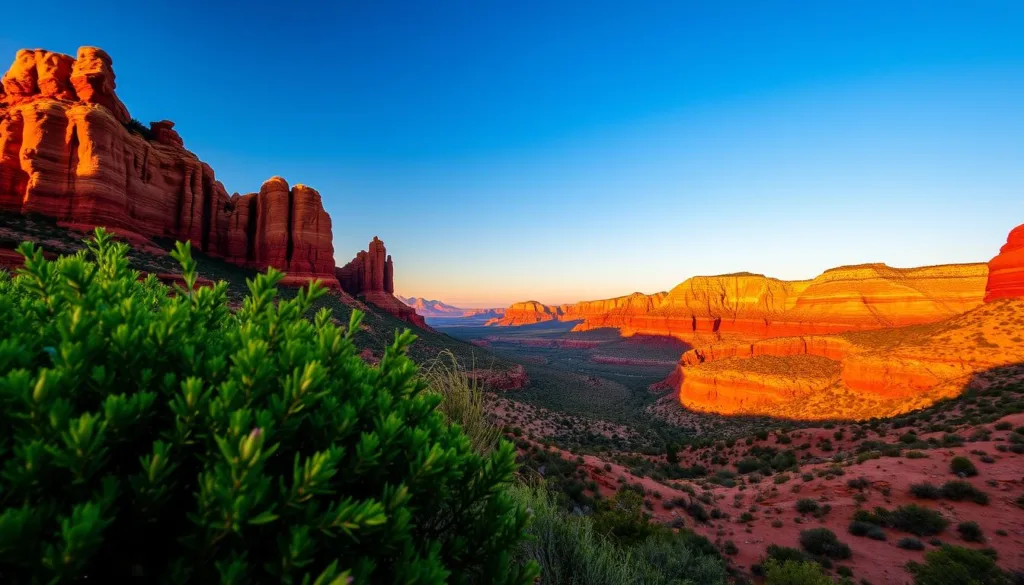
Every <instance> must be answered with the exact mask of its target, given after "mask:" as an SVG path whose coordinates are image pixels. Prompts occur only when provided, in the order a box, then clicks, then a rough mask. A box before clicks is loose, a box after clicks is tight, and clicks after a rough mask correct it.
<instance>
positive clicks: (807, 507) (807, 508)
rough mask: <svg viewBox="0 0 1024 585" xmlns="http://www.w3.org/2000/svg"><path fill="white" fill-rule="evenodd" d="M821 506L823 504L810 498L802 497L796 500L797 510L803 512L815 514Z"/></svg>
mask: <svg viewBox="0 0 1024 585" xmlns="http://www.w3.org/2000/svg"><path fill="white" fill-rule="evenodd" d="M820 508H821V506H819V505H818V502H816V501H814V500H812V499H810V498H802V499H799V500H797V501H796V511H797V512H799V513H801V514H813V513H814V512H817V511H818V510H819V509H820Z"/></svg>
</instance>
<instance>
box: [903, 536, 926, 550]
mask: <svg viewBox="0 0 1024 585" xmlns="http://www.w3.org/2000/svg"><path fill="white" fill-rule="evenodd" d="M896 546H898V547H900V548H902V549H906V550H924V543H923V542H921V541H920V540H918V539H916V538H914V537H913V536H905V537H903V538H901V539H900V541H899V542H897V543H896Z"/></svg>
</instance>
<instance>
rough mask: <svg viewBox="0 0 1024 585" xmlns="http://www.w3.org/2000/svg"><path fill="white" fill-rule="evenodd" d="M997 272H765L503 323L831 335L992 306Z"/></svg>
mask: <svg viewBox="0 0 1024 585" xmlns="http://www.w3.org/2000/svg"><path fill="white" fill-rule="evenodd" d="M987 275H988V268H987V266H986V265H984V264H955V265H947V266H929V267H924V268H908V269H899V268H890V267H889V266H886V265H884V264H865V265H861V266H847V267H841V268H834V269H831V270H827V271H825V273H823V274H821V275H820V276H818V277H817V278H815V279H813V280H802V281H783V280H778V279H775V278H769V277H766V276H762V275H759V274H750V273H740V274H729V275H722V276H698V277H694V278H690V279H688V280H686V281H684V282H683V283H682V284H680V285H678V286H676V287H675V288H674V289H672V290H671V291H670V292H669V293H668V294H665V293H659V294H657V295H640V294H639V293H635V294H633V295H630V296H628V297H619V298H617V299H609V300H607V301H590V302H584V303H577V304H575V305H561V306H559V307H551V306H546V305H541V304H540V303H536V302H533V301H531V302H528V303H516V304H514V305H512V306H510V307H509V308H508V310H507V311H506V314H505V317H504V318H503V319H496V320H494V321H492V322H491V323H490V324H493V325H523V324H528V323H536V322H541V321H547V320H566V321H569V320H579V319H582V320H583V323H581V324H580V325H578V326H577V327H576V329H577V330H586V329H592V328H595V327H617V328H619V329H620V330H621V331H622V332H623V334H625V335H634V334H648V335H668V336H674V337H679V338H682V339H684V340H687V339H691V338H693V336H695V335H699V334H704V333H715V334H718V333H729V334H737V335H742V336H750V337H777V336H797V335H822V334H830V333H841V332H844V331H856V330H866V329H879V328H884V327H896V326H902V325H911V324H916V323H929V322H933V321H938V320H942V319H946V318H949V317H952V316H954V315H957V314H960V313H963V312H965V311H968V310H970V309H972V308H974V307H977V306H978V305H980V304H981V302H982V296H983V295H984V286H985V280H986V278H987Z"/></svg>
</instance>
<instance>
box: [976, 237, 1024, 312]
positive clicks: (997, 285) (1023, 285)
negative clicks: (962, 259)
mask: <svg viewBox="0 0 1024 585" xmlns="http://www.w3.org/2000/svg"><path fill="white" fill-rule="evenodd" d="M988 270H989V272H988V285H987V286H986V287H985V302H986V303H987V302H990V301H994V300H996V299H1007V298H1015V297H1024V225H1019V226H1017V227H1016V228H1015V229H1014V230H1013V231H1011V232H1010V235H1009V237H1007V238H1006V245H1004V246H1003V247H1002V249H1001V250H1000V251H999V255H998V256H996V257H995V258H993V259H992V260H991V261H990V262H989V263H988Z"/></svg>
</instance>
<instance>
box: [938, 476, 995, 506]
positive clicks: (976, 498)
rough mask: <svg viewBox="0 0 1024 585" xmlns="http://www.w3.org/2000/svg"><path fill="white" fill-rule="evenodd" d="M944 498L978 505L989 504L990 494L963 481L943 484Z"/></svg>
mask: <svg viewBox="0 0 1024 585" xmlns="http://www.w3.org/2000/svg"><path fill="white" fill-rule="evenodd" d="M942 497H944V498H946V499H947V500H953V501H955V502H962V501H964V500H971V501H972V502H974V503H976V504H981V505H986V504H988V494H986V493H985V492H983V491H981V490H979V489H978V488H976V487H974V486H973V485H971V484H970V483H968V482H966V481H961V480H954V481H947V482H946V483H944V484H942Z"/></svg>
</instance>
